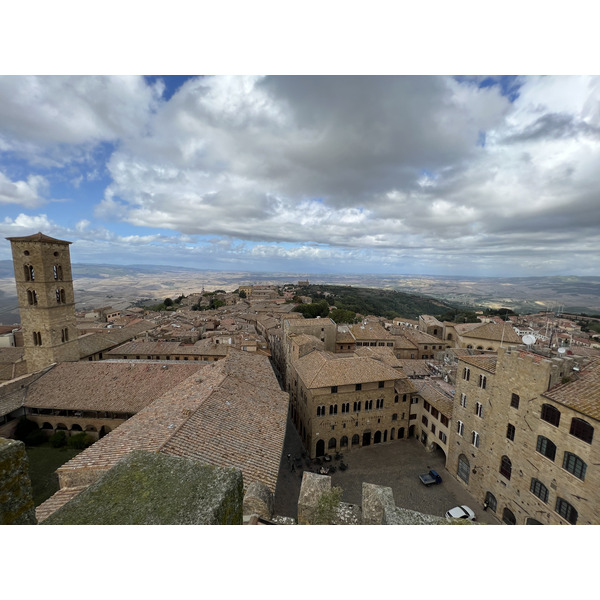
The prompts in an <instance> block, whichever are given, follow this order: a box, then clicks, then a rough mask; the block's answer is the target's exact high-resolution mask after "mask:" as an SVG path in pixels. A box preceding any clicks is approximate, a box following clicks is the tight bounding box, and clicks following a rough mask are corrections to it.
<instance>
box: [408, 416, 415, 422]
mask: <svg viewBox="0 0 600 600" xmlns="http://www.w3.org/2000/svg"><path fill="white" fill-rule="evenodd" d="M416 418H417V415H409V417H408V420H409V421H414V420H415V419H416Z"/></svg>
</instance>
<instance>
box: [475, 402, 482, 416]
mask: <svg viewBox="0 0 600 600" xmlns="http://www.w3.org/2000/svg"><path fill="white" fill-rule="evenodd" d="M475 414H476V415H477V416H478V417H483V404H481V402H478V403H477V404H476V405H475Z"/></svg>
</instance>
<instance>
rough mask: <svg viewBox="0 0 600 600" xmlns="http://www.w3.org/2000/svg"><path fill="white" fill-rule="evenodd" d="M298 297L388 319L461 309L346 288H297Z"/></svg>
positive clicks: (395, 293) (407, 296) (412, 297)
mask: <svg viewBox="0 0 600 600" xmlns="http://www.w3.org/2000/svg"><path fill="white" fill-rule="evenodd" d="M298 294H299V295H301V296H310V297H311V298H312V299H313V302H315V301H318V300H320V299H322V298H326V299H327V300H328V301H329V304H330V305H333V304H335V306H336V307H337V308H341V309H344V310H350V311H352V312H355V313H360V314H362V315H377V316H382V317H386V318H388V319H393V318H394V317H404V318H406V319H417V318H418V317H419V315H423V314H426V315H433V316H441V315H442V314H444V313H447V312H449V311H452V310H453V309H456V308H462V307H459V306H457V305H456V304H450V303H448V302H445V301H443V300H436V299H435V298H431V297H427V296H423V295H417V294H407V293H404V292H399V291H397V290H384V289H379V288H365V287H354V286H349V285H322V284H316V285H308V286H304V287H301V288H299V290H298Z"/></svg>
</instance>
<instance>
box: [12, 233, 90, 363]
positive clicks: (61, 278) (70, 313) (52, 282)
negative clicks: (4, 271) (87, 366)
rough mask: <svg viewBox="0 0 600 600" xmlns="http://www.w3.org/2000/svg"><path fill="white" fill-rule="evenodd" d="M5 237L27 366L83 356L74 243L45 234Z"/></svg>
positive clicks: (77, 359)
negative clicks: (75, 289) (71, 246)
mask: <svg viewBox="0 0 600 600" xmlns="http://www.w3.org/2000/svg"><path fill="white" fill-rule="evenodd" d="M6 239H7V240H8V241H9V242H10V244H11V247H12V255H13V265H14V270H15V280H16V283H17V295H18V299H19V312H20V313H21V325H22V327H23V338H24V342H25V343H24V345H25V360H26V361H27V370H28V371H29V372H33V371H39V370H40V369H43V368H45V367H47V366H48V365H51V364H52V363H55V362H66V361H71V362H74V361H79V344H78V342H77V321H76V319H75V297H74V294H73V275H72V273H71V257H70V254H69V244H70V243H71V242H65V241H63V240H57V239H54V238H51V237H48V236H47V235H44V234H43V233H36V234H34V235H30V236H26V237H11V238H6Z"/></svg>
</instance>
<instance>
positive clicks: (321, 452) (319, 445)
mask: <svg viewBox="0 0 600 600" xmlns="http://www.w3.org/2000/svg"><path fill="white" fill-rule="evenodd" d="M316 453H317V456H323V455H324V454H325V440H319V441H318V442H317V449H316Z"/></svg>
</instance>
